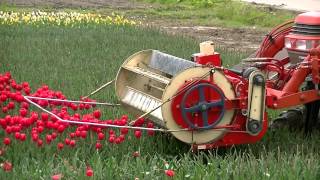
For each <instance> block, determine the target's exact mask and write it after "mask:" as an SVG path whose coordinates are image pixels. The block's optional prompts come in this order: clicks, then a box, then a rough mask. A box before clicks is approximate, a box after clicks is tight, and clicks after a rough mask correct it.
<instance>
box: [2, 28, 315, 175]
mask: <svg viewBox="0 0 320 180" xmlns="http://www.w3.org/2000/svg"><path fill="white" fill-rule="evenodd" d="M0 39H1V40H0V47H1V48H0V65H1V66H0V73H3V72H6V71H10V72H11V73H12V76H13V77H14V78H15V79H16V80H17V81H18V82H21V81H28V82H30V83H31V87H33V90H34V89H35V88H37V87H40V85H42V84H48V85H49V86H50V87H51V88H52V89H55V90H61V91H62V92H64V93H65V94H66V95H67V97H69V98H71V99H77V98H79V96H81V95H86V94H87V93H88V92H90V91H91V90H93V89H94V88H95V87H97V86H99V85H101V84H103V83H104V82H106V81H109V80H111V79H113V78H114V77H115V73H116V72H117V70H118V68H119V66H120V65H121V63H122V62H123V61H124V60H125V59H126V58H127V57H128V56H130V55H131V54H133V53H134V52H137V51H139V50H142V49H159V50H161V51H163V52H167V53H169V54H173V55H176V56H179V57H183V58H187V59H189V58H190V55H191V54H192V53H194V52H197V51H198V43H197V42H195V41H194V40H192V39H189V38H186V37H177V36H170V35H167V34H164V33H160V32H158V31H156V30H150V29H140V28H136V27H116V26H90V25H88V26H83V27H81V28H68V27H56V26H50V27H49V26H41V27H38V28H37V27H34V26H26V25H17V26H0ZM220 52H221V53H222V54H223V61H224V62H225V64H235V63H237V62H238V61H239V60H240V59H241V58H243V57H245V55H244V54H239V53H234V52H227V51H225V50H220ZM95 98H96V99H100V100H107V101H110V102H116V97H115V95H114V92H113V89H110V90H106V91H103V92H102V93H101V94H99V95H97V96H95ZM103 113H104V118H112V119H113V118H117V117H119V116H120V115H121V114H123V113H125V112H123V110H121V109H104V112H103ZM0 117H3V114H0ZM3 136H4V132H3V131H0V137H1V138H0V139H2V137H3ZM27 142H30V143H19V142H14V143H13V145H12V146H11V147H10V148H8V149H7V152H6V154H5V155H4V156H1V157H0V162H1V161H4V160H9V161H11V162H12V163H13V165H14V169H13V172H10V173H5V172H3V171H2V170H0V179H50V177H51V176H52V175H53V174H57V173H62V174H63V176H64V179H85V178H86V177H85V167H86V164H89V165H90V166H91V167H92V168H93V170H94V179H134V178H135V177H139V178H140V179H166V176H165V174H164V169H165V165H164V163H165V162H168V163H169V165H170V168H173V169H174V170H175V173H176V175H175V179H210V180H211V179H270V178H272V179H319V178H320V162H319V159H320V153H319V149H320V139H319V133H315V134H313V135H312V136H311V137H309V138H307V139H306V138H305V137H304V136H303V135H301V134H299V133H289V132H287V131H285V130H283V131H279V132H269V133H268V134H267V135H266V136H265V137H264V138H263V140H262V141H261V142H258V143H257V144H253V145H241V146H237V147H232V148H227V149H223V148H221V149H217V150H211V151H203V152H199V153H191V152H190V151H189V148H190V147H189V146H187V145H184V144H182V143H180V142H179V141H177V140H175V139H174V138H173V137H172V136H170V135H165V134H161V133H157V134H156V136H154V137H143V138H142V139H140V140H137V139H135V138H133V137H132V139H131V140H127V141H126V142H125V143H123V144H121V145H110V144H108V143H105V147H104V149H103V150H102V151H100V152H96V151H95V149H94V143H92V142H91V141H90V139H89V138H88V139H87V140H86V141H84V142H80V141H79V144H77V148H75V149H70V148H65V149H64V150H63V151H62V152H58V151H57V150H56V146H55V144H56V143H57V142H58V141H54V143H53V145H52V146H45V147H44V148H42V149H39V148H36V146H35V145H33V143H31V140H30V137H28V140H27ZM138 150H139V151H140V153H141V156H140V157H138V158H134V157H132V153H133V152H134V151H138Z"/></svg>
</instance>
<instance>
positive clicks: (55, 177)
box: [51, 174, 62, 180]
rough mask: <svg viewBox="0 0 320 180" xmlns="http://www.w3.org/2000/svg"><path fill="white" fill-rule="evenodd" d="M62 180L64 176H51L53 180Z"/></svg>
mask: <svg viewBox="0 0 320 180" xmlns="http://www.w3.org/2000/svg"><path fill="white" fill-rule="evenodd" d="M61 178H62V174H55V175H53V176H51V179H52V180H60V179H61Z"/></svg>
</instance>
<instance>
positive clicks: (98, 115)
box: [93, 110, 101, 119]
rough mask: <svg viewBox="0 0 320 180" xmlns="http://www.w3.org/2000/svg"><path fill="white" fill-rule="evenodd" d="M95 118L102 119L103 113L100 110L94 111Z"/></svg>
mask: <svg viewBox="0 0 320 180" xmlns="http://www.w3.org/2000/svg"><path fill="white" fill-rule="evenodd" d="M93 116H94V117H95V118H97V119H99V118H100V117H101V111H100V110H95V111H93Z"/></svg>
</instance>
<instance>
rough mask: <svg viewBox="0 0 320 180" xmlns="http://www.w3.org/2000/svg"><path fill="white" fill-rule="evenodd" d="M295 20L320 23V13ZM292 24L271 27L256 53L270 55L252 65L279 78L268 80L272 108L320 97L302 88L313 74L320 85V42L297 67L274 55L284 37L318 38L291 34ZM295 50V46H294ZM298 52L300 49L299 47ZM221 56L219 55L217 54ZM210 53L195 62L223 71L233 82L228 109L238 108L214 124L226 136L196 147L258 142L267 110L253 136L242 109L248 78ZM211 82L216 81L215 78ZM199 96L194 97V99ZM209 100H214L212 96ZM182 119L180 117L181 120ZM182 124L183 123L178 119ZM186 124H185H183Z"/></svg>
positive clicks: (302, 22) (176, 113) (264, 130)
mask: <svg viewBox="0 0 320 180" xmlns="http://www.w3.org/2000/svg"><path fill="white" fill-rule="evenodd" d="M295 23H300V24H308V25H320V12H316V13H304V14H301V15H299V16H298V17H297V18H296V19H295ZM291 27H292V21H290V22H287V23H284V24H282V25H280V26H278V27H276V28H275V29H274V30H272V31H271V32H270V33H269V34H268V35H267V37H266V38H265V39H264V41H263V42H262V44H261V46H260V48H259V50H258V51H257V52H256V53H255V57H256V58H259V57H267V58H264V59H263V60H262V61H258V60H257V61H256V62H255V63H253V64H251V65H252V66H254V67H256V68H258V69H260V70H261V71H264V72H273V73H275V74H276V75H277V78H276V80H274V79H269V80H267V82H266V102H265V103H266V107H267V108H271V109H282V108H289V107H292V106H298V105H303V104H306V103H309V102H313V101H316V100H320V91H319V90H318V89H317V88H316V89H313V90H305V91H303V90H300V87H301V85H302V84H303V83H304V82H305V81H306V78H307V77H308V76H310V77H311V78H312V82H313V83H314V84H315V85H316V87H317V86H318V85H319V84H320V74H319V73H320V45H319V46H318V47H317V48H312V49H311V50H306V51H305V52H307V53H308V54H309V55H308V56H307V57H306V58H305V59H304V60H303V61H302V62H301V63H298V64H295V65H296V66H294V67H292V66H291V67H289V68H285V67H286V66H285V65H287V64H288V63H290V59H289V57H287V58H284V59H282V60H276V59H274V58H273V57H275V55H276V54H277V53H278V52H279V51H281V50H282V49H283V48H284V40H285V37H287V38H294V39H299V40H319V39H320V36H319V35H315V36H310V35H308V36H303V35H300V34H299V35H296V34H289V32H290V30H291ZM291 50H294V49H291ZM297 51H298V50H297ZM218 55H219V54H218ZM218 55H216V54H215V55H211V56H204V55H200V54H195V55H194V60H195V62H197V63H199V64H202V65H209V66H212V65H214V66H216V67H220V69H221V70H223V72H224V75H225V76H226V78H227V79H228V80H229V81H230V82H231V84H232V86H233V88H234V90H235V92H236V98H235V99H232V100H228V99H226V101H225V102H226V103H225V107H224V108H225V109H235V111H236V113H235V115H234V118H233V121H232V122H231V124H229V125H226V126H223V127H217V126H216V127H214V129H220V130H222V129H224V130H226V133H225V135H224V136H223V137H222V138H221V139H219V140H217V141H215V142H213V143H208V144H202V145H193V146H192V147H193V148H194V149H210V148H216V147H221V146H232V145H235V144H248V143H255V142H257V141H259V140H260V139H261V138H262V137H263V135H264V134H265V133H266V131H267V128H268V121H267V113H266V112H265V117H264V120H263V122H262V130H261V131H260V133H259V134H258V135H251V134H249V133H248V132H247V130H246V123H247V117H246V116H245V114H243V110H246V109H247V106H248V105H247V103H248V102H247V101H248V79H246V78H244V77H242V76H241V75H239V74H236V73H234V72H232V71H229V70H228V69H223V68H222V67H221V60H220V56H218ZM209 83H212V84H214V81H213V79H212V80H211V81H209ZM196 99H197V98H196V97H195V99H193V101H194V100H196ZM207 100H208V101H210V100H214V97H213V99H212V98H209V99H207ZM179 102H180V100H179V99H176V100H175V101H174V103H173V105H174V106H173V107H172V111H173V113H174V114H175V119H180V118H181V117H180V116H179V115H178V114H179V112H178V111H177V108H176V105H177V104H179ZM178 121H179V120H178ZM178 123H180V124H181V122H178ZM182 126H183V127H187V126H186V125H182Z"/></svg>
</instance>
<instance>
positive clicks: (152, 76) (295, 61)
mask: <svg viewBox="0 0 320 180" xmlns="http://www.w3.org/2000/svg"><path fill="white" fill-rule="evenodd" d="M319 71H320V12H307V13H303V14H300V15H298V16H297V17H296V18H295V20H294V21H290V22H287V23H284V24H281V25H279V26H278V27H276V28H274V29H273V30H272V31H271V32H270V33H269V34H267V36H266V37H265V38H264V40H263V42H262V44H261V46H260V48H259V49H258V50H257V51H256V52H255V53H254V54H253V55H252V56H251V57H249V58H247V59H244V60H243V61H242V63H241V64H240V65H237V66H235V67H233V68H225V67H223V66H222V61H221V59H220V55H219V53H217V52H214V47H213V44H212V43H211V42H204V43H201V44H200V53H197V54H194V55H193V56H192V61H188V60H185V59H181V58H178V57H174V56H171V55H168V54H165V53H162V52H160V51H157V50H145V51H141V52H138V53H136V54H134V55H132V56H130V57H129V58H128V59H127V60H126V61H125V62H124V63H123V65H122V66H121V67H120V69H119V72H118V74H117V78H116V81H115V87H116V93H117V96H118V98H119V100H120V102H121V103H122V105H123V106H124V107H125V108H126V109H127V110H128V111H129V112H131V113H132V114H134V115H137V116H140V117H148V118H149V119H150V120H152V121H153V122H155V123H156V124H157V125H158V126H159V127H162V128H164V129H166V131H168V132H170V133H172V134H173V135H174V136H175V137H176V138H177V139H179V140H180V141H183V142H185V143H188V144H191V145H192V146H193V147H194V148H196V149H209V148H215V147H219V146H231V145H235V144H247V143H255V142H257V141H259V140H260V139H261V138H262V137H263V136H264V134H265V133H266V131H267V130H268V124H269V123H268V122H269V121H268V116H267V112H266V108H269V109H284V108H291V107H297V106H305V107H306V108H300V109H303V110H300V109H299V108H296V109H292V110H288V111H286V112H285V113H282V114H281V115H280V117H279V118H277V120H275V121H274V122H275V123H274V126H275V125H277V124H278V125H279V124H281V123H282V122H288V121H292V122H291V123H293V124H295V125H298V127H303V124H305V130H306V131H310V130H311V129H312V127H314V126H315V125H316V123H317V119H318V113H319V108H320V101H319V100H320V91H319V83H320V74H319V73H320V72H319ZM303 115H305V116H306V117H303ZM291 117H295V119H298V120H297V121H294V120H292V119H294V118H291Z"/></svg>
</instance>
